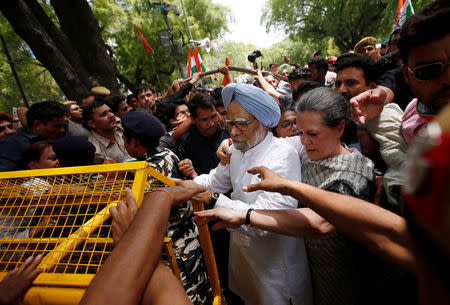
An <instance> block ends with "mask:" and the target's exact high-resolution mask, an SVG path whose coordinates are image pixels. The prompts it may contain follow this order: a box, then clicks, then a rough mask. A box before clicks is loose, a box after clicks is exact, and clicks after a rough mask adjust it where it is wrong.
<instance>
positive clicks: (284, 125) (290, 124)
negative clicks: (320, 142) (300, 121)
mask: <svg viewBox="0 0 450 305" xmlns="http://www.w3.org/2000/svg"><path fill="white" fill-rule="evenodd" d="M295 124H296V121H284V122H283V123H281V124H280V127H281V128H283V129H288V128H292V127H293V126H294V125H295Z"/></svg>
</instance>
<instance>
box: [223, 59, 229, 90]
mask: <svg viewBox="0 0 450 305" xmlns="http://www.w3.org/2000/svg"><path fill="white" fill-rule="evenodd" d="M229 65H230V60H229V59H228V57H225V66H227V67H228V66H229ZM227 84H228V79H227V76H226V75H224V76H223V80H222V85H223V86H224V87H225V86H226V85H227Z"/></svg>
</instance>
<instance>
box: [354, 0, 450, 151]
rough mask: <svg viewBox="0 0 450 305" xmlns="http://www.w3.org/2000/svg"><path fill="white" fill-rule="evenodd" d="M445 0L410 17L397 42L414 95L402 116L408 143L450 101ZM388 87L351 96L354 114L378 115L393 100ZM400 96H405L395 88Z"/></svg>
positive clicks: (361, 118) (449, 10) (449, 44)
mask: <svg viewBox="0 0 450 305" xmlns="http://www.w3.org/2000/svg"><path fill="white" fill-rule="evenodd" d="M444 2H445V1H436V2H433V3H431V4H429V5H427V6H426V7H425V8H424V9H423V10H422V11H421V12H420V13H419V14H416V15H414V16H412V17H411V18H409V19H408V20H407V21H406V22H405V24H404V25H403V28H402V31H401V35H400V40H399V42H398V47H399V50H400V55H401V58H402V61H403V64H404V66H403V68H402V73H403V78H404V80H405V81H406V83H407V84H408V86H409V88H410V90H411V92H412V94H413V96H414V99H413V100H412V101H411V102H410V103H409V104H408V106H407V107H406V109H405V113H404V115H403V119H402V128H401V132H402V134H403V137H404V138H405V140H406V142H407V144H410V142H411V140H412V139H413V138H414V136H415V134H416V133H417V131H418V130H419V129H420V128H421V127H422V126H424V125H425V124H427V123H428V122H429V121H430V120H431V119H432V118H433V117H434V116H435V115H436V114H437V113H438V112H439V111H440V110H441V109H442V108H443V107H444V106H445V105H447V104H448V103H449V101H450V71H449V69H448V63H449V58H450V32H449V28H448V27H446V26H443V25H444V24H447V22H448V20H449V19H450V8H448V7H445V4H444ZM385 89H386V88H384V87H381V86H379V87H378V88H375V89H371V90H368V91H366V92H363V93H361V94H360V95H358V96H356V97H354V98H352V99H351V100H350V106H351V110H352V116H353V118H354V119H355V120H356V121H359V122H360V123H362V124H365V122H366V121H367V120H370V119H376V118H378V116H379V114H380V113H381V111H382V110H383V107H384V104H385V103H387V102H389V101H390V100H392V96H391V97H389V95H391V94H392V91H391V92H389V90H385ZM394 91H395V90H394ZM397 98H402V96H397V92H395V99H397Z"/></svg>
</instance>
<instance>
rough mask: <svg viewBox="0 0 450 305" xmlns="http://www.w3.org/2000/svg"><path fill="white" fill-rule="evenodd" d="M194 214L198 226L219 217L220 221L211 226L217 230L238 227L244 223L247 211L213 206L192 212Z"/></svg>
mask: <svg viewBox="0 0 450 305" xmlns="http://www.w3.org/2000/svg"><path fill="white" fill-rule="evenodd" d="M194 215H195V216H194V220H195V221H196V222H197V225H199V226H201V225H203V224H206V223H208V222H211V221H214V220H217V219H220V220H221V221H220V222H218V223H216V224H214V225H213V226H212V230H213V231H217V230H220V229H227V228H228V229H234V228H238V227H240V226H241V225H243V224H244V223H245V217H246V215H247V211H245V210H232V209H226V208H215V209H211V210H206V211H201V212H194Z"/></svg>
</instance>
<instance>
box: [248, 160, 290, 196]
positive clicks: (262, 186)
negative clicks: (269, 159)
mask: <svg viewBox="0 0 450 305" xmlns="http://www.w3.org/2000/svg"><path fill="white" fill-rule="evenodd" d="M248 172H249V173H250V174H252V175H258V177H259V178H261V182H259V183H256V184H249V185H244V186H243V187H242V190H243V191H244V192H253V191H258V190H262V191H268V192H278V193H282V194H283V190H284V187H285V185H286V181H287V179H285V178H283V177H281V176H279V175H277V174H275V173H274V172H273V171H271V170H270V169H268V168H267V167H265V166H258V167H253V168H251V169H249V170H248Z"/></svg>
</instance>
